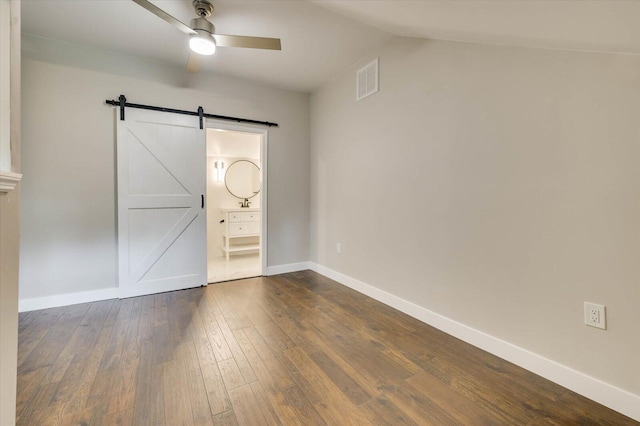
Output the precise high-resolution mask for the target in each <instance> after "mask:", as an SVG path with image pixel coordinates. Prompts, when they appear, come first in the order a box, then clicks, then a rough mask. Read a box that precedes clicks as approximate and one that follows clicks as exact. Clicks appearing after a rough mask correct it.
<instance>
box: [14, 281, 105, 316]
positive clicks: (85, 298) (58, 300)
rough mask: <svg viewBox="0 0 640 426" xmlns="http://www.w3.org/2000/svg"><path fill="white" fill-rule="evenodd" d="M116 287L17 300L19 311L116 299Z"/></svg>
mask: <svg viewBox="0 0 640 426" xmlns="http://www.w3.org/2000/svg"><path fill="white" fill-rule="evenodd" d="M117 298H118V288H117V287H111V288H103V289H100V290H91V291H79V292H77V293H67V294H56V295H54V296H44V297H34V298H31V299H20V300H19V301H18V311H19V312H29V311H36V310H38V309H47V308H57V307H59V306H67V305H76V304H78V303H88V302H97V301H99V300H107V299H117Z"/></svg>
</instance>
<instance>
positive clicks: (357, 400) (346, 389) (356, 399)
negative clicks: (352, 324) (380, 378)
mask: <svg viewBox="0 0 640 426" xmlns="http://www.w3.org/2000/svg"><path fill="white" fill-rule="evenodd" d="M309 358H310V359H311V360H313V362H315V364H316V365H317V366H318V367H319V368H320V369H321V370H322V371H323V372H324V374H325V375H326V376H327V377H328V378H329V380H331V381H332V382H333V383H334V384H335V385H336V386H337V387H338V388H339V389H340V391H341V392H342V393H343V394H344V395H346V396H347V397H348V398H349V399H350V400H351V402H353V403H354V404H356V405H359V404H362V403H363V402H365V401H368V400H369V399H371V396H370V395H369V394H368V393H367V392H366V391H365V390H364V389H363V388H362V387H361V386H360V385H358V383H357V382H356V381H355V380H354V379H353V377H351V376H350V375H349V374H348V373H347V372H346V371H344V370H343V369H342V368H341V367H340V366H339V365H338V364H336V363H335V362H333V360H332V359H331V358H329V356H328V355H327V354H326V353H325V352H322V351H318V352H312V353H310V354H309Z"/></svg>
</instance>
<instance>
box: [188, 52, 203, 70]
mask: <svg viewBox="0 0 640 426" xmlns="http://www.w3.org/2000/svg"><path fill="white" fill-rule="evenodd" d="M201 63H202V56H200V55H198V54H197V53H195V52H192V51H189V59H188V60H187V72H190V73H196V72H198V71H200V64H201Z"/></svg>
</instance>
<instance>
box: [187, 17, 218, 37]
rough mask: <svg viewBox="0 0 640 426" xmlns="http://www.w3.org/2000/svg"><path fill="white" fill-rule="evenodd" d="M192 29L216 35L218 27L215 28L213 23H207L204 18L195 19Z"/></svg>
mask: <svg viewBox="0 0 640 426" xmlns="http://www.w3.org/2000/svg"><path fill="white" fill-rule="evenodd" d="M191 28H193V29H194V30H196V31H198V30H202V31H206V32H208V33H209V34H215V31H216V27H214V26H213V24H212V23H211V22H209V21H207V20H206V19H204V18H193V19H192V20H191Z"/></svg>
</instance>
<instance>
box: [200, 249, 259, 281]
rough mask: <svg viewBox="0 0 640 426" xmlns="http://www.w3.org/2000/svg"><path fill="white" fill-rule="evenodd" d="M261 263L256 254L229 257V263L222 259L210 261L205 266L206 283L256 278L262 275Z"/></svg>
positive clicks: (217, 258)
mask: <svg viewBox="0 0 640 426" xmlns="http://www.w3.org/2000/svg"><path fill="white" fill-rule="evenodd" d="M261 262H262V260H261V259H260V255H259V254H257V253H256V254H244V255H235V256H231V257H230V258H229V261H227V260H226V259H225V258H224V257H216V258H213V259H210V260H209V262H208V264H207V281H208V282H209V283H217V282H221V281H230V280H237V279H240V278H249V277H258V276H260V275H262V268H261Z"/></svg>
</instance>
